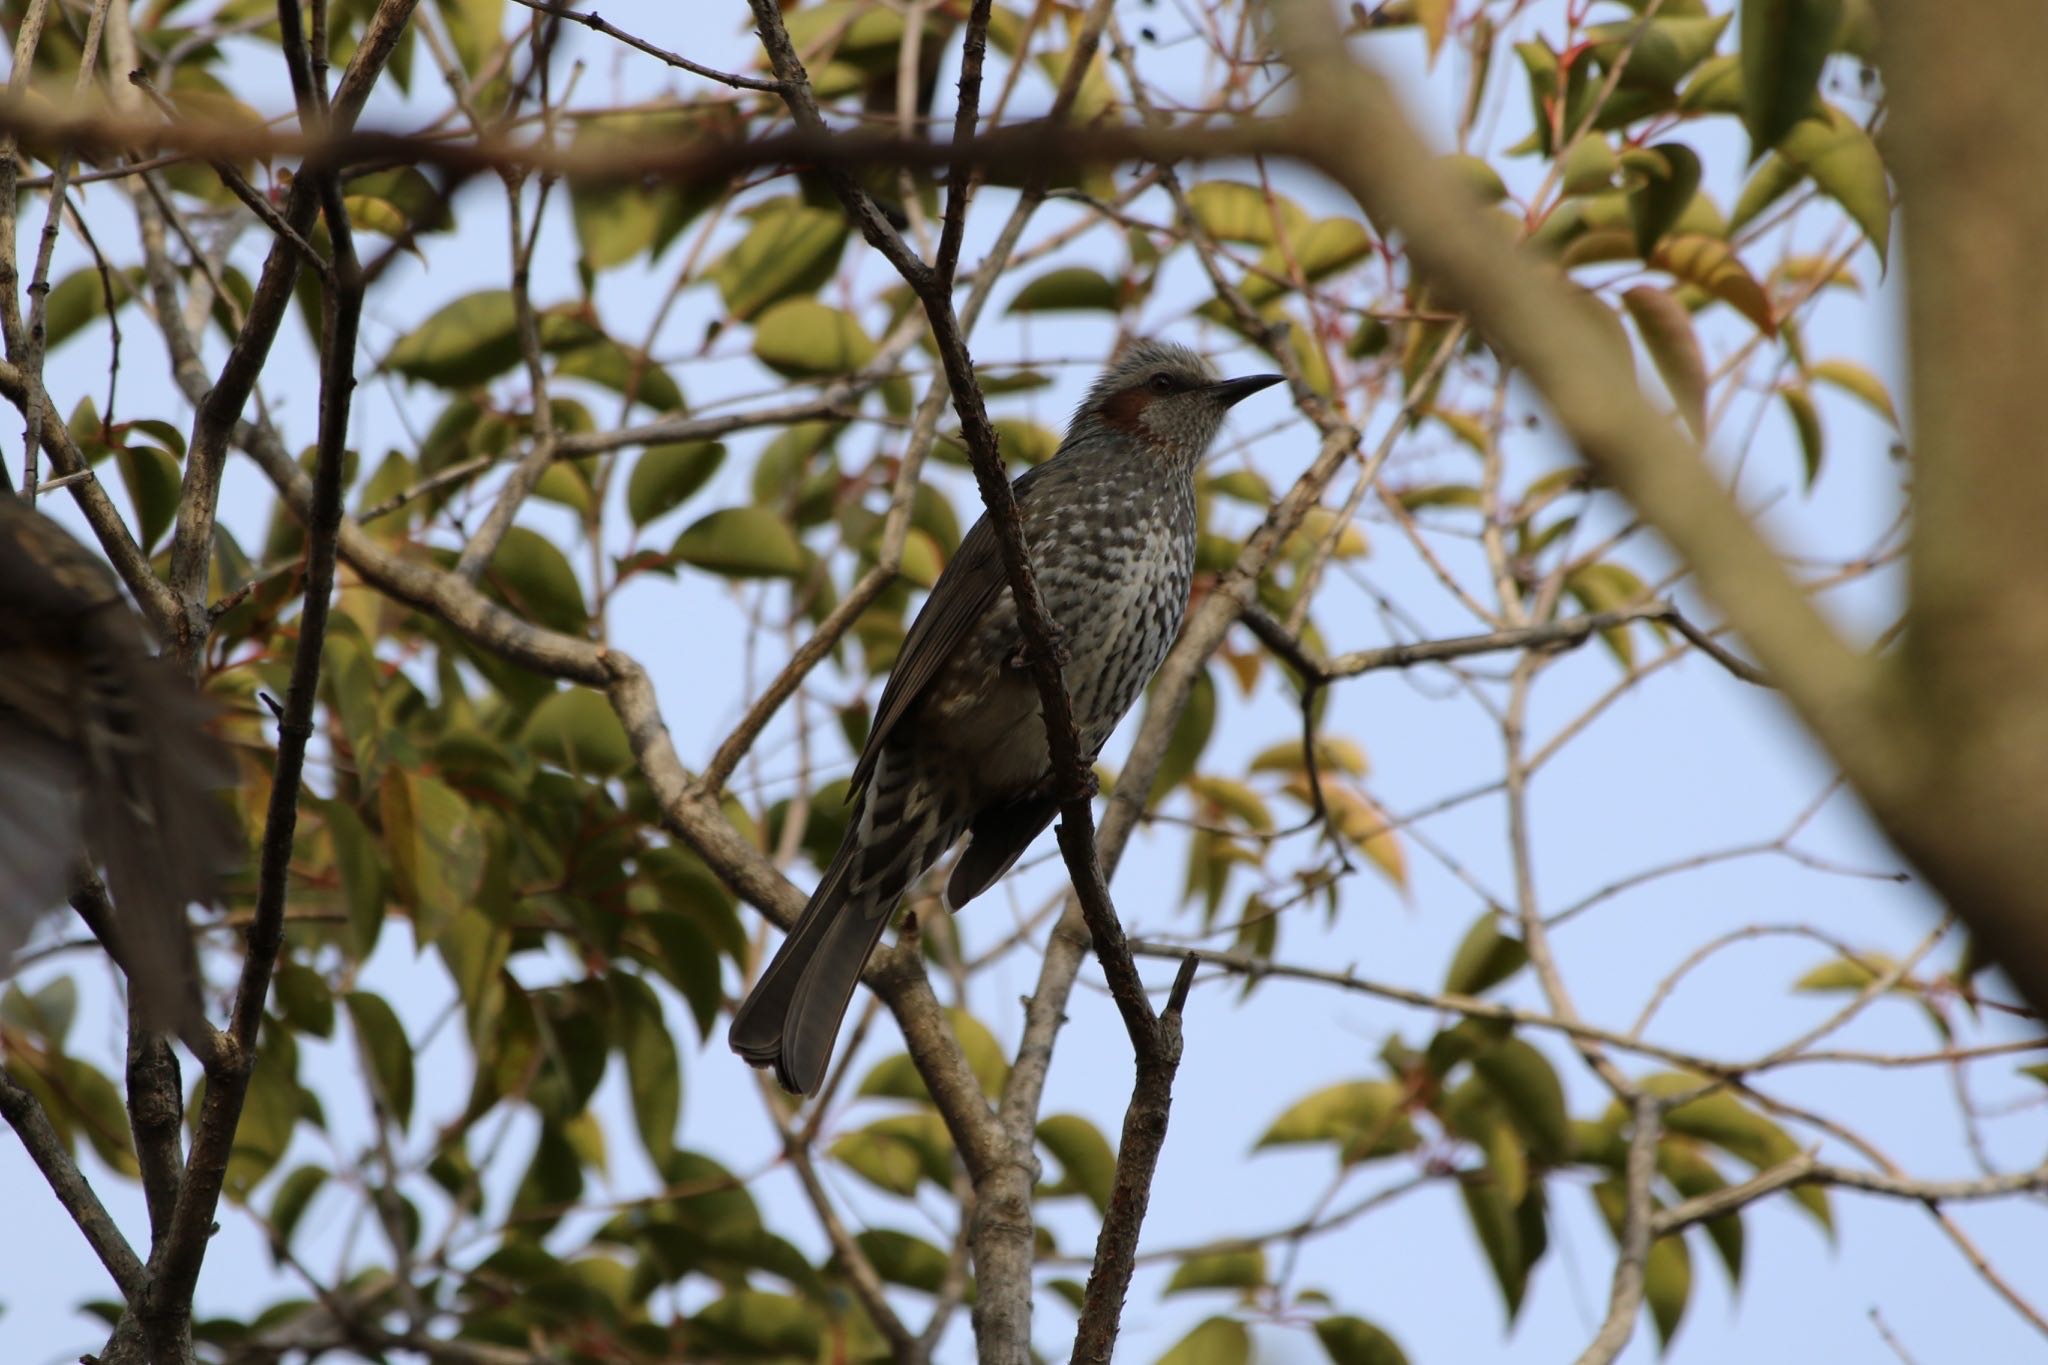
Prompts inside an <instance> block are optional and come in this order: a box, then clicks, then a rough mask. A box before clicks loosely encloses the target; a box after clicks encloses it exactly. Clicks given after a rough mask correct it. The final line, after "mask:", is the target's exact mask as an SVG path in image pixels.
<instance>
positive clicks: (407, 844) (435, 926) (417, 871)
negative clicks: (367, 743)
mask: <svg viewBox="0 0 2048 1365" xmlns="http://www.w3.org/2000/svg"><path fill="white" fill-rule="evenodd" d="M381 807H382V813H383V821H384V845H385V849H386V851H387V852H388V854H389V856H390V866H391V877H392V881H393V882H394V883H396V887H395V889H396V891H397V893H398V897H399V899H400V900H402V901H404V902H405V903H406V904H407V905H409V906H411V907H412V912H413V922H414V929H415V932H416V933H417V934H418V936H419V937H420V938H421V939H422V940H423V941H430V940H432V939H433V938H434V937H435V936H436V935H437V934H439V933H440V931H441V930H442V928H443V927H445V926H446V925H447V923H448V921H449V919H450V918H451V917H452V916H453V915H455V913H456V912H457V911H459V910H462V909H464V908H465V907H467V906H468V905H469V904H470V902H471V900H472V899H473V898H474V897H475V895H476V890H477V887H478V886H479V885H480V884H481V883H482V881H483V874H484V857H485V849H484V837H483V830H482V829H481V828H480V827H479V825H478V824H477V821H476V817H475V815H474V814H473V813H472V812H471V811H470V809H469V804H468V803H467V802H466V801H464V800H463V799H462V798H461V797H460V796H459V795H457V794H456V793H455V791H454V789H453V788H451V787H449V786H448V785H447V784H445V783H443V782H440V781H438V780H436V779H435V778H431V777H427V776H425V775H424V774H421V773H412V772H407V771H406V770H405V769H403V768H399V767H397V766H393V767H391V768H388V769H386V770H385V773H384V783H383V787H382V789H381Z"/></svg>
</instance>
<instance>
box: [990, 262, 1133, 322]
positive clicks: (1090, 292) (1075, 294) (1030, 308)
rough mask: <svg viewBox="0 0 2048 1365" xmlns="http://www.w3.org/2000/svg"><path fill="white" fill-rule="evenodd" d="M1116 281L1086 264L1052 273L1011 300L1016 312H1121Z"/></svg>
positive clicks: (1035, 281) (1034, 281)
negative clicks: (1118, 310) (1118, 306)
mask: <svg viewBox="0 0 2048 1365" xmlns="http://www.w3.org/2000/svg"><path fill="white" fill-rule="evenodd" d="M1118 294H1119V291H1118V289H1117V285H1116V282H1115V281H1114V280H1111V279H1110V278H1108V277H1107V276H1105V275H1104V274H1103V273H1102V272H1101V271H1099V270H1091V269H1089V268H1088V267H1087V266H1085V265H1070V266H1062V267H1060V268H1059V269H1058V270H1051V271H1048V272H1046V273H1045V274H1043V275H1040V276H1039V277H1038V278H1037V279H1035V280H1033V281H1031V283H1029V284H1027V285H1025V286H1024V287H1023V288H1022V289H1020V290H1018V291H1017V294H1016V297H1014V298H1012V299H1011V300H1010V311H1011V312H1012V313H1061V312H1068V313H1071V312H1095V313H1113V312H1115V311H1116V310H1117V305H1118Z"/></svg>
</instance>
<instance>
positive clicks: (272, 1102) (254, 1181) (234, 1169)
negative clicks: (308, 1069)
mask: <svg viewBox="0 0 2048 1365" xmlns="http://www.w3.org/2000/svg"><path fill="white" fill-rule="evenodd" d="M281 1036H288V1035H273V1034H271V1033H270V1032H269V1031H268V1030H266V1031H265V1039H266V1042H265V1045H264V1046H263V1047H260V1048H258V1049H257V1051H256V1061H255V1064H254V1066H253V1067H252V1069H251V1070H250V1073H249V1087H248V1090H247V1092H246V1093H245V1094H244V1096H243V1099H242V1121H241V1122H240V1123H239V1124H237V1125H236V1126H235V1136H234V1142H233V1145H232V1146H231V1147H230V1148H229V1152H228V1170H227V1181H226V1184H227V1189H228V1191H229V1192H230V1193H232V1194H233V1195H234V1197H235V1198H236V1199H237V1200H246V1199H247V1198H248V1197H249V1192H250V1191H251V1190H253V1189H255V1188H256V1186H257V1185H258V1184H260V1183H262V1180H263V1177H264V1176H266V1175H268V1174H269V1173H270V1171H271V1169H272V1168H273V1167H275V1166H276V1165H277V1163H278V1161H279V1159H280V1158H282V1157H283V1156H284V1152H285V1148H287V1147H289V1146H290V1145H291V1140H292V1130H293V1129H294V1128H296V1127H297V1126H298V1123H299V1115H300V1113H301V1108H302V1103H303V1098H304V1092H303V1091H301V1090H300V1089H299V1083H298V1080H297V1078H296V1076H295V1075H294V1074H293V1073H294V1070H295V1063H294V1062H293V1061H291V1060H288V1059H287V1058H286V1057H284V1056H283V1055H281V1053H280V1050H279V1049H278V1048H276V1047H274V1046H271V1045H270V1041H269V1040H271V1039H272V1038H273V1037H281ZM112 1091H113V1087H112V1086H111V1085H109V1086H108V1093H109V1094H112ZM115 1104H116V1112H119V1108H118V1106H119V1099H118V1097H116V1099H115ZM200 1107H201V1106H200V1102H199V1101H198V1099H197V1098H196V1097H195V1100H194V1103H193V1104H192V1105H191V1106H190V1108H189V1109H188V1110H187V1113H188V1114H197V1113H198V1112H199V1110H200ZM130 1169H131V1170H133V1167H130Z"/></svg>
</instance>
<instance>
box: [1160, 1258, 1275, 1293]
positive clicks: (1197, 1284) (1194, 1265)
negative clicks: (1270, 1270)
mask: <svg viewBox="0 0 2048 1365" xmlns="http://www.w3.org/2000/svg"><path fill="white" fill-rule="evenodd" d="M1265 1283H1266V1253H1265V1252H1264V1251H1262V1250H1261V1249H1259V1248H1258V1247H1252V1248H1251V1249H1249V1250H1246V1251H1218V1252H1213V1253H1211V1254H1209V1255H1205V1256H1190V1257H1188V1258H1187V1259H1186V1260H1184V1261H1182V1262H1181V1263H1180V1267H1179V1268H1178V1269H1177V1270H1175V1271H1174V1272H1173V1278H1172V1279H1170V1280H1168V1281H1167V1282H1166V1288H1165V1290H1164V1291H1163V1292H1165V1293H1167V1294H1184V1293H1187V1292H1188V1291H1189V1290H1194V1289H1257V1288H1258V1287H1259V1286H1260V1285H1263V1284H1265Z"/></svg>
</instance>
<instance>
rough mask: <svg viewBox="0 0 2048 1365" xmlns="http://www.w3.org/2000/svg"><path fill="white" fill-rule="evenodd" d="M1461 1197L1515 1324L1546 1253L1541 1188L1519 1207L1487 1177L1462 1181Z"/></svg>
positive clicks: (1509, 1317)
mask: <svg viewBox="0 0 2048 1365" xmlns="http://www.w3.org/2000/svg"><path fill="white" fill-rule="evenodd" d="M1458 1193H1459V1194H1460V1195H1461V1196H1462V1197H1463V1199H1464V1202H1465V1215H1466V1217H1467V1218H1469V1219H1470V1220H1471V1223H1472V1232H1473V1235H1474V1236H1476V1237H1477V1238H1478V1239H1479V1248H1480V1250H1481V1251H1483V1252H1484V1253H1485V1254H1486V1263H1487V1264H1488V1265H1489V1266H1491V1267H1492V1269H1493V1278H1494V1282H1495V1283H1496V1284H1498V1285H1499V1286H1500V1292H1501V1298H1502V1300H1503V1301H1504V1302H1505V1303H1506V1305H1507V1310H1508V1321H1510V1322H1513V1321H1514V1319H1515V1315H1516V1314H1517V1313H1518V1312H1519V1311H1520V1310H1521V1307H1522V1295H1523V1292H1524V1291H1525V1290H1527V1289H1528V1287H1529V1271H1530V1270H1531V1269H1532V1268H1534V1266H1535V1264H1536V1262H1537V1261H1538V1260H1539V1259H1540V1258H1541V1257H1542V1255H1543V1251H1544V1238H1545V1226H1544V1218H1543V1210H1542V1198H1543V1195H1542V1190H1541V1187H1538V1188H1536V1189H1533V1190H1531V1191H1530V1192H1529V1194H1528V1195H1527V1197H1525V1198H1524V1199H1523V1200H1522V1202H1521V1204H1519V1205H1514V1204H1510V1203H1508V1201H1507V1198H1506V1197H1505V1196H1504V1195H1503V1194H1502V1193H1501V1189H1500V1186H1499V1185H1497V1184H1496V1183H1494V1182H1493V1181H1492V1180H1491V1179H1489V1178H1487V1177H1485V1176H1471V1177H1467V1178H1465V1179H1462V1180H1460V1181H1459V1182H1458Z"/></svg>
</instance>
